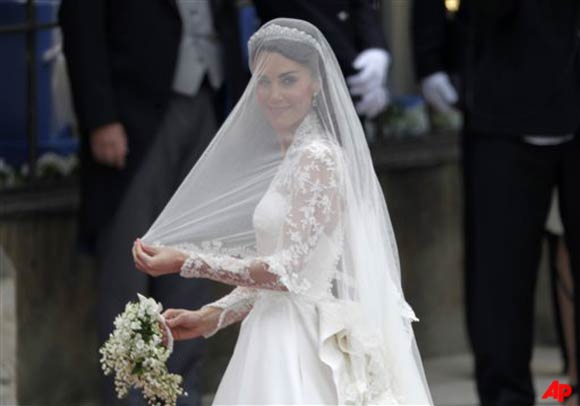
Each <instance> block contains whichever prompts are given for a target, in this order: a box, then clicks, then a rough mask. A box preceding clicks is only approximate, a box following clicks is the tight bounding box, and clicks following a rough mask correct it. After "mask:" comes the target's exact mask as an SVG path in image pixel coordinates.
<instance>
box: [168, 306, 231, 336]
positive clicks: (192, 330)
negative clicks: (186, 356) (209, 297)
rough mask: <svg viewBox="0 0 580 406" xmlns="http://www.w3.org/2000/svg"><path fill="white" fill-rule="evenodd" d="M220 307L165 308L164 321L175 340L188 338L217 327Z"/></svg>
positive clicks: (206, 332) (201, 334) (211, 330)
mask: <svg viewBox="0 0 580 406" xmlns="http://www.w3.org/2000/svg"><path fill="white" fill-rule="evenodd" d="M221 312H222V310H221V309H219V308H217V307H206V308H203V309H200V310H195V311H194V310H184V309H167V310H166V311H165V312H164V313H163V317H164V318H165V322H166V323H167V326H168V327H169V329H170V330H171V334H172V335H173V339H174V340H175V341H180V340H189V339H192V338H197V337H201V336H203V335H206V334H209V333H211V332H213V331H214V330H215V328H216V327H217V324H218V321H219V316H220V313H221Z"/></svg>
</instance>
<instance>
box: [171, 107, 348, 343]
mask: <svg viewBox="0 0 580 406" xmlns="http://www.w3.org/2000/svg"><path fill="white" fill-rule="evenodd" d="M321 132H322V129H321V126H320V124H319V123H318V122H317V120H316V119H315V118H309V119H306V120H305V122H303V124H302V125H301V126H300V127H299V129H298V130H297V132H296V135H295V139H294V142H293V143H292V145H291V146H290V148H289V149H288V151H287V154H286V156H285V158H284V160H283V162H282V163H281V165H280V168H279V170H278V172H277V175H276V176H275V178H274V180H273V181H272V183H271V185H270V187H269V188H268V190H267V191H266V193H265V194H264V196H263V197H262V199H261V200H260V202H259V204H258V205H257V206H256V209H255V211H254V215H253V226H254V230H255V233H256V248H257V254H258V255H257V256H252V257H247V256H246V257H244V256H233V255H230V254H228V253H225V254H223V255H222V254H215V253H212V254H207V253H203V252H193V253H191V255H190V256H189V258H188V260H187V261H186V262H185V264H184V265H183V267H182V270H181V275H182V276H184V277H203V278H208V279H212V280H216V281H219V282H222V283H227V284H231V285H235V286H237V288H236V289H234V291H233V292H232V293H231V294H230V295H228V296H226V297H224V298H222V299H220V300H218V301H216V302H214V303H211V304H210V305H208V306H215V307H220V308H222V309H224V311H223V312H222V317H221V319H222V320H220V324H219V328H222V327H224V326H225V325H228V324H231V323H232V322H234V321H237V320H239V319H241V318H243V317H244V316H245V315H246V314H247V313H248V312H249V311H250V310H251V305H252V303H253V301H255V300H256V298H257V297H258V296H259V291H260V290H264V289H267V290H277V291H287V292H289V293H292V294H297V295H305V296H310V297H321V296H329V295H330V289H331V280H332V277H333V274H334V271H335V269H336V264H337V262H338V259H339V257H340V252H341V242H342V224H341V199H340V192H339V190H340V168H341V163H340V156H339V152H338V147H336V146H333V145H331V144H330V143H329V142H328V141H326V140H324V139H323V137H321ZM212 334H213V333H212Z"/></svg>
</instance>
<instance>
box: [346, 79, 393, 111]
mask: <svg viewBox="0 0 580 406" xmlns="http://www.w3.org/2000/svg"><path fill="white" fill-rule="evenodd" d="M389 101H390V96H389V91H388V90H387V88H386V87H384V86H381V87H375V88H374V89H372V90H371V91H369V92H367V93H365V94H364V95H363V96H362V98H361V100H360V101H359V102H357V103H356V104H355V106H354V107H355V108H356V111H357V113H358V114H360V115H362V116H366V117H368V118H374V117H375V116H376V115H377V114H379V113H380V112H381V111H383V110H384V108H385V107H386V106H387V105H388V104H389Z"/></svg>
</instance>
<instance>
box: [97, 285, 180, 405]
mask: <svg viewBox="0 0 580 406" xmlns="http://www.w3.org/2000/svg"><path fill="white" fill-rule="evenodd" d="M138 296H139V302H138V303H132V302H129V303H127V305H126V306H125V311H124V312H123V313H121V314H120V315H118V316H117V317H116V318H115V331H113V333H111V335H110V336H109V339H108V340H107V342H105V344H104V345H103V346H102V347H101V349H100V350H99V352H100V353H101V355H102V358H101V366H102V368H103V371H104V373H105V375H110V374H112V373H113V372H114V373H115V389H116V390H117V396H118V397H119V398H123V397H125V396H126V395H127V393H128V392H129V390H130V389H131V388H137V389H141V390H142V392H143V396H144V397H145V399H146V400H147V403H148V404H149V405H155V406H157V405H159V406H168V405H175V404H176V402H177V397H178V396H180V395H186V396H187V393H185V392H184V391H183V388H181V382H182V380H183V379H182V377H181V376H179V375H177V374H170V373H169V372H168V371H167V365H166V361H167V359H168V358H169V355H170V354H171V352H172V351H173V337H172V336H171V332H170V331H169V328H168V327H167V326H166V325H165V320H164V319H163V316H161V311H162V306H161V304H160V303H157V302H156V301H155V300H154V299H151V298H146V297H144V296H142V295H138ZM163 327H165V330H166V335H167V340H168V343H167V346H165V345H163V330H162V329H163Z"/></svg>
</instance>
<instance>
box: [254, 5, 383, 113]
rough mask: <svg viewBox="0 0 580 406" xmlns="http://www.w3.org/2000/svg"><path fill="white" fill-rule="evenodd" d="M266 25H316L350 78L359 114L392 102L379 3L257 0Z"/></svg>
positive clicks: (372, 111)
mask: <svg viewBox="0 0 580 406" xmlns="http://www.w3.org/2000/svg"><path fill="white" fill-rule="evenodd" d="M254 4H255V7H256V11H257V13H258V16H259V17H260V19H261V20H262V22H263V23H265V22H267V21H270V20H273V19H275V18H279V17H287V18H297V19H302V20H305V21H308V22H310V23H312V24H314V25H315V26H316V27H318V29H320V31H322V33H323V34H324V36H325V37H326V38H327V39H328V42H329V43H330V46H331V47H332V49H333V50H334V52H335V54H336V57H337V59H338V62H339V64H340V67H341V69H342V72H343V74H344V76H345V77H347V82H348V85H349V89H350V92H351V95H352V96H353V98H354V101H355V107H356V109H357V112H358V113H359V115H361V116H366V117H369V118H373V117H375V116H376V115H377V114H379V113H380V112H381V111H382V110H383V109H384V108H385V107H386V106H387V105H388V103H389V94H388V91H387V86H386V83H387V72H388V69H389V65H390V59H391V58H390V55H389V53H388V51H387V44H386V41H385V36H384V33H383V30H382V29H381V24H380V19H379V14H378V10H377V6H376V2H374V1H371V0H314V1H313V0H289V1H269V0H254Z"/></svg>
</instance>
